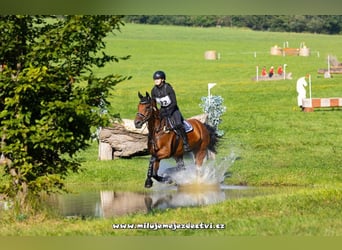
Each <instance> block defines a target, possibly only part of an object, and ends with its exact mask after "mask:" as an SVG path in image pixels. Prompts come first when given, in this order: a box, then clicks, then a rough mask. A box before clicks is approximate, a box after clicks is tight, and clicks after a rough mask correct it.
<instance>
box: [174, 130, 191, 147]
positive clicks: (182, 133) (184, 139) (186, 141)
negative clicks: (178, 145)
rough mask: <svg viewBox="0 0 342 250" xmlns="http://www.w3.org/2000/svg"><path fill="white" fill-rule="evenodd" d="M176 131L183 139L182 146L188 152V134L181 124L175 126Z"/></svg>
mask: <svg viewBox="0 0 342 250" xmlns="http://www.w3.org/2000/svg"><path fill="white" fill-rule="evenodd" d="M177 132H178V133H179V135H180V136H181V137H182V139H183V148H184V151H185V152H190V151H191V149H190V146H189V142H188V136H187V134H186V132H185V129H184V127H183V126H180V127H178V128H177Z"/></svg>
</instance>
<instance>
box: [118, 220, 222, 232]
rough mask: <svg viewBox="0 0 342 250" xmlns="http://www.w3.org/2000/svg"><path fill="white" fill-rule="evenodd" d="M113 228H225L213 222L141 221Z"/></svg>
mask: <svg viewBox="0 0 342 250" xmlns="http://www.w3.org/2000/svg"><path fill="white" fill-rule="evenodd" d="M112 227H113V229H131V230H134V229H147V230H159V229H170V230H173V231H175V230H178V229H225V228H226V225H225V224H214V223H203V222H201V223H191V222H189V223H166V224H163V223H149V222H146V223H142V224H125V223H122V224H113V225H112Z"/></svg>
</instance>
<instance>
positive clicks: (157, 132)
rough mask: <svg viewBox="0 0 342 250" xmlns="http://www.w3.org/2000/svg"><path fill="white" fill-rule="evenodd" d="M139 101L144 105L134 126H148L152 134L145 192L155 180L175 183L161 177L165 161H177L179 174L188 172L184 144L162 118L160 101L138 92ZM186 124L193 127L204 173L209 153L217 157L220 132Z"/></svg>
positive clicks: (192, 140)
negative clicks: (160, 167) (162, 161)
mask: <svg viewBox="0 0 342 250" xmlns="http://www.w3.org/2000/svg"><path fill="white" fill-rule="evenodd" d="M138 97H139V98H140V101H139V104H138V112H137V114H136V117H135V120H134V124H135V127H136V128H141V127H142V126H143V124H144V123H147V127H148V131H149V132H148V143H147V146H148V150H149V153H150V154H151V158H150V161H149V167H148V171H147V178H146V181H145V188H151V187H152V185H153V181H152V177H153V178H154V179H155V180H157V181H158V182H164V183H165V182H166V183H171V182H172V181H171V179H170V177H168V176H166V177H162V176H159V175H158V169H159V164H160V161H161V160H162V159H168V158H171V157H173V158H174V159H175V160H176V163H177V170H182V169H185V166H184V161H183V155H184V150H183V140H182V139H180V136H179V135H177V134H176V132H175V131H174V130H173V129H172V128H171V127H170V122H168V121H167V118H163V119H161V118H160V114H159V109H158V107H157V104H156V101H155V100H153V99H152V98H151V97H150V95H149V93H148V92H146V96H143V95H142V94H141V93H140V92H138ZM186 121H187V122H188V125H189V124H190V125H191V127H192V130H191V131H190V132H187V136H188V141H189V146H190V149H191V151H192V153H193V155H194V160H195V164H196V166H197V169H200V167H201V166H202V164H203V161H204V159H205V157H206V156H207V155H208V153H209V151H208V150H210V151H211V152H214V153H216V146H217V143H218V137H217V135H216V129H215V128H214V127H212V126H210V125H208V124H204V123H202V122H201V121H199V120H197V119H189V120H186Z"/></svg>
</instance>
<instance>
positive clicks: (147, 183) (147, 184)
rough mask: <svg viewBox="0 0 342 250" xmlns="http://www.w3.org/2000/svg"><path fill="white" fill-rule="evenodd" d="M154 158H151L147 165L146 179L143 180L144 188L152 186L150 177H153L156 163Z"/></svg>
mask: <svg viewBox="0 0 342 250" xmlns="http://www.w3.org/2000/svg"><path fill="white" fill-rule="evenodd" d="M156 159H157V158H156V157H155V156H153V155H152V156H151V158H150V162H149V165H148V169H147V178H146V180H145V188H151V187H152V185H153V181H152V176H153V172H154V171H153V169H154V167H153V166H154V163H155V161H156Z"/></svg>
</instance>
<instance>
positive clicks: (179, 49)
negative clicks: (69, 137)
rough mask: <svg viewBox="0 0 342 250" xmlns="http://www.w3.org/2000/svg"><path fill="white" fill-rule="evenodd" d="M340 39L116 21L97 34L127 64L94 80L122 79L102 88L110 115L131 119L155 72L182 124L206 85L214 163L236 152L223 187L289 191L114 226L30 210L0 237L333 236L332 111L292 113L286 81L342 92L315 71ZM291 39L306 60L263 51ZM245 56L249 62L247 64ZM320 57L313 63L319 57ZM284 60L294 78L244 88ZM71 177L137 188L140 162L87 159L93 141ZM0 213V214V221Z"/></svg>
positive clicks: (341, 160) (93, 185)
mask: <svg viewBox="0 0 342 250" xmlns="http://www.w3.org/2000/svg"><path fill="white" fill-rule="evenodd" d="M340 40H341V37H340V36H327V35H317V34H295V33H271V32H254V31H250V30H247V29H230V28H208V29H204V28H187V27H173V26H145V25H135V24H127V25H126V26H124V27H123V28H122V32H121V33H117V34H116V35H115V36H113V35H111V36H109V37H108V38H107V42H108V46H107V50H108V52H110V53H113V54H115V55H117V56H125V55H128V54H130V55H132V58H131V59H130V60H127V61H121V62H120V63H118V64H112V65H108V66H106V67H105V68H103V69H100V70H98V72H97V73H98V74H102V75H105V74H109V73H119V74H123V75H131V76H133V78H132V79H131V80H129V81H125V82H122V83H120V84H118V85H117V86H115V88H114V90H113V92H112V93H111V94H112V96H111V103H112V107H111V109H110V111H111V112H113V113H120V114H121V117H123V118H129V119H134V116H135V114H136V107H137V104H138V97H137V92H138V91H140V92H143V93H145V91H150V90H151V88H152V86H153V81H152V74H153V72H154V71H156V70H158V69H162V70H164V71H165V72H166V74H167V80H168V82H170V83H171V84H172V85H173V86H174V88H175V91H176V93H177V98H178V102H179V106H180V109H181V111H182V113H183V115H184V116H185V117H190V116H193V115H197V114H199V113H201V112H202V110H201V108H200V107H199V103H200V102H201V100H200V99H201V97H202V96H206V95H207V84H208V83H210V82H216V83H217V85H216V86H215V87H214V88H213V89H212V90H211V93H212V94H213V95H221V96H222V97H223V98H224V105H225V106H226V107H227V112H226V113H225V114H224V115H223V117H222V120H223V121H222V123H221V124H220V129H223V130H224V132H225V135H224V136H223V138H222V139H221V142H220V146H219V148H218V151H219V152H218V157H223V156H227V155H229V154H230V153H231V152H235V154H236V155H237V156H238V157H239V158H238V160H237V161H236V162H235V163H234V164H233V165H232V166H231V167H230V169H229V171H230V174H231V177H229V178H227V179H226V180H225V182H226V184H233V185H239V184H244V185H251V186H271V187H274V188H279V187H284V186H285V187H287V186H291V187H293V186H294V187H298V189H291V190H292V191H284V192H280V193H276V194H273V195H268V196H264V197H255V198H248V199H246V198H244V199H240V200H227V201H225V202H222V203H219V204H215V205H210V206H205V207H196V208H177V209H168V210H165V211H154V212H153V213H149V214H136V215H127V216H123V217H119V218H113V219H86V220H81V219H72V220H68V219H63V218H59V217H58V216H54V215H50V214H49V213H44V212H42V213H38V214H37V215H34V216H33V215H32V216H31V217H29V218H28V219H27V220H24V221H20V220H16V219H13V218H12V217H11V216H10V215H8V214H6V213H4V212H3V213H2V216H3V218H4V220H1V222H0V235H234V236H235V235H239V236H254V235H272V236H274V235H279V236H281V235H291V236H298V235H301V236H307V235H308V236H341V235H342V225H341V221H342V215H341V212H340V208H341V205H342V203H341V201H342V194H341V187H342V185H341V183H342V178H341V166H342V157H341V152H342V136H341V135H342V127H341V124H342V115H341V114H342V113H341V109H336V110H329V109H321V110H316V111H315V112H313V113H303V112H300V110H299V109H298V107H296V105H297V93H296V89H295V87H296V80H297V79H298V78H299V77H301V76H304V75H305V74H307V73H310V74H311V75H312V94H313V97H336V96H338V97H342V84H341V82H342V78H341V77H342V76H335V77H334V78H332V79H324V78H322V77H321V76H319V75H318V74H317V73H316V72H317V70H318V69H319V68H326V67H327V66H326V57H327V55H328V54H332V55H335V56H337V57H338V58H339V59H341V60H342V47H341V46H340ZM285 41H288V42H289V45H290V47H299V44H300V43H301V42H305V44H306V45H307V46H308V47H309V48H310V49H311V52H312V53H311V56H309V57H299V56H287V57H283V56H271V55H270V48H271V47H272V46H274V45H275V44H278V45H279V46H282V44H283V42H285ZM207 50H216V51H218V52H219V53H220V55H221V59H220V60H217V61H208V60H205V59H204V52H205V51H207ZM254 52H256V55H257V56H256V57H254ZM318 55H319V56H318ZM284 63H286V64H287V68H286V71H287V72H292V75H293V80H285V81H284V80H281V81H267V82H262V81H260V82H255V81H253V80H252V77H254V76H255V71H256V66H259V67H260V68H261V67H262V66H264V65H265V66H266V67H270V66H271V65H274V66H277V65H279V64H284ZM79 157H80V159H81V160H82V161H83V163H82V169H83V170H82V172H80V174H77V175H76V174H72V175H70V176H69V177H68V178H67V179H66V184H67V187H68V188H69V189H70V190H71V191H78V190H91V189H92V190H99V189H101V188H102V187H110V188H112V189H114V190H134V191H142V190H144V188H143V183H144V180H145V176H146V170H147V166H148V156H147V157H137V158H134V159H119V160H114V161H98V160H97V145H96V143H94V144H93V145H92V146H91V147H90V148H89V149H88V150H86V151H84V152H81V153H80V155H79ZM0 215H1V214H0ZM201 221H203V222H207V223H224V224H225V225H226V229H224V230H176V231H171V230H158V231H149V230H113V229H112V228H111V225H112V224H113V223H145V222H159V223H173V222H177V223H188V222H192V223H198V222H201Z"/></svg>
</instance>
